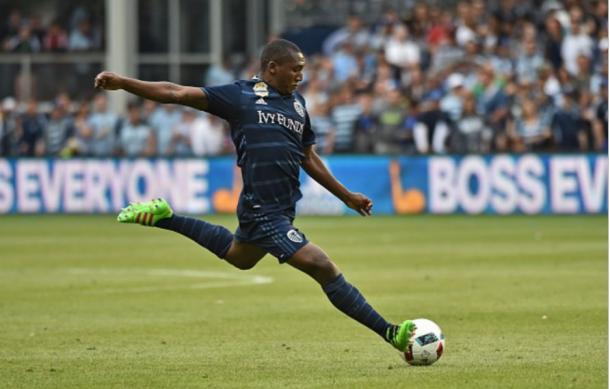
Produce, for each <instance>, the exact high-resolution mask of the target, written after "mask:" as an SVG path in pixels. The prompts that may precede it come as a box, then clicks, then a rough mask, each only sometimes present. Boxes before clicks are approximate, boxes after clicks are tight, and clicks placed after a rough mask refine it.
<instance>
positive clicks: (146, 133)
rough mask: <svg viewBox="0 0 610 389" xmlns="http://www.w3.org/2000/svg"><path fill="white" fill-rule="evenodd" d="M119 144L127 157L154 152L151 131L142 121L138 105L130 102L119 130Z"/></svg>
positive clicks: (147, 154)
mask: <svg viewBox="0 0 610 389" xmlns="http://www.w3.org/2000/svg"><path fill="white" fill-rule="evenodd" d="M120 145H121V149H122V151H123V154H124V155H125V156H127V157H145V156H149V155H152V154H154V135H153V131H152V129H151V128H150V126H148V125H147V124H146V123H144V122H143V121H142V118H141V114H140V107H139V106H138V105H137V104H135V103H130V104H129V105H128V107H127V120H126V121H125V123H123V126H122V127H121V130H120Z"/></svg>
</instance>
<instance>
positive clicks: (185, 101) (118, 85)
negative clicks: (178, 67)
mask: <svg viewBox="0 0 610 389" xmlns="http://www.w3.org/2000/svg"><path fill="white" fill-rule="evenodd" d="M95 87H96V88H98V89H106V90H117V89H123V90H125V91H127V92H129V93H132V94H134V95H136V96H140V97H143V98H145V99H149V100H153V101H156V102H159V103H164V104H181V105H187V106H189V107H193V108H196V109H199V110H202V111H206V110H207V108H208V96H207V95H206V94H205V92H204V91H203V90H202V89H201V88H196V87H193V86H183V85H178V84H174V83H171V82H167V81H161V82H150V81H142V80H137V79H135V78H129V77H124V76H121V75H119V74H116V73H112V72H101V73H100V74H98V75H97V76H96V77H95Z"/></svg>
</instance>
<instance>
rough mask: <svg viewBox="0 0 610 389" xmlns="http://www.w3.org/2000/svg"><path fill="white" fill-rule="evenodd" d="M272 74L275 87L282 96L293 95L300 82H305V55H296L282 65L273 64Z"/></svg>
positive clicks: (271, 67)
mask: <svg viewBox="0 0 610 389" xmlns="http://www.w3.org/2000/svg"><path fill="white" fill-rule="evenodd" d="M270 65H271V66H270V69H269V71H270V73H271V75H272V76H273V78H274V81H275V85H273V87H275V88H276V89H277V90H278V91H279V92H280V93H282V94H287V95H288V94H291V93H292V92H294V90H295V89H297V86H298V84H299V82H301V81H303V69H304V68H305V57H304V56H303V53H296V54H294V55H293V56H292V57H291V58H290V59H288V60H286V61H284V62H282V63H281V64H277V63H271V64H270Z"/></svg>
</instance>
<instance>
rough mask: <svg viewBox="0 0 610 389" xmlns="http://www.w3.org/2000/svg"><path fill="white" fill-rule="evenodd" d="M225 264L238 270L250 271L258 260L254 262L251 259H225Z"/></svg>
mask: <svg viewBox="0 0 610 389" xmlns="http://www.w3.org/2000/svg"><path fill="white" fill-rule="evenodd" d="M227 262H229V263H230V264H231V265H233V266H235V267H236V268H238V269H239V270H250V269H252V268H253V267H254V266H256V263H257V262H258V260H254V259H251V258H240V259H237V260H235V259H233V260H230V259H227Z"/></svg>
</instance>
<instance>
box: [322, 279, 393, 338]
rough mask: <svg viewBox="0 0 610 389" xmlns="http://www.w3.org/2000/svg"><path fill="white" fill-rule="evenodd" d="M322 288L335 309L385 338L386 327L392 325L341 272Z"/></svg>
mask: <svg viewBox="0 0 610 389" xmlns="http://www.w3.org/2000/svg"><path fill="white" fill-rule="evenodd" d="M322 289H323V290H324V292H325V293H326V295H327V296H328V299H329V300H330V302H331V303H332V304H333V305H334V306H335V307H336V308H337V309H339V310H340V311H341V312H343V313H345V314H346V315H347V316H349V317H351V318H352V319H354V320H356V321H357V322H359V323H361V324H363V325H365V326H367V327H368V328H370V329H371V330H373V331H375V332H376V333H377V334H378V335H379V336H381V337H382V338H384V339H385V338H386V332H387V329H388V328H390V327H391V326H392V325H391V324H390V323H388V322H387V321H386V320H385V319H384V318H383V317H381V315H380V314H378V313H377V311H375V310H374V309H373V307H371V306H370V305H369V303H367V302H366V300H365V299H364V296H363V295H362V294H361V293H360V291H359V290H358V289H357V288H356V287H355V286H353V285H351V284H350V283H349V282H347V281H346V280H345V278H344V277H343V275H342V274H340V275H339V277H337V278H336V279H335V280H334V281H332V282H331V283H329V284H326V285H325V286H324V287H323V288H322Z"/></svg>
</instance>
